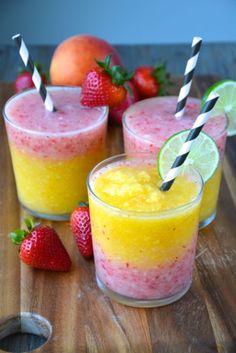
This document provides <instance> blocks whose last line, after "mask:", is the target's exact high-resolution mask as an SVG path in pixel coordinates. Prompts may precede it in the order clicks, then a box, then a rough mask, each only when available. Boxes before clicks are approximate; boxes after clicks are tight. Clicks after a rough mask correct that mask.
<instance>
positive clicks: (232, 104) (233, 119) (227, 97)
mask: <svg viewBox="0 0 236 353" xmlns="http://www.w3.org/2000/svg"><path fill="white" fill-rule="evenodd" d="M211 92H214V93H218V94H219V96H220V97H219V99H218V101H217V103H216V105H215V107H214V109H213V111H212V113H211V117H214V116H216V115H220V114H225V115H226V116H227V118H228V122H229V124H228V129H227V131H228V136H234V135H236V81H233V80H221V81H218V82H216V83H214V84H213V85H212V86H210V87H209V88H208V89H207V90H206V92H205V94H204V95H203V97H202V101H201V105H202V106H203V105H204V104H205V102H206V100H207V98H208V97H209V95H210V93H211Z"/></svg>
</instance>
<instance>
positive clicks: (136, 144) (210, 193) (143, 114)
mask: <svg viewBox="0 0 236 353" xmlns="http://www.w3.org/2000/svg"><path fill="white" fill-rule="evenodd" d="M200 103H201V102H200V99H197V98H192V97H189V98H188V101H187V104H186V109H185V113H184V116H183V117H182V118H179V119H176V118H175V116H174V112H175V108H176V104H177V97H174V96H168V97H157V98H151V99H145V100H144V101H140V102H138V103H135V104H133V105H132V106H131V107H129V108H128V109H127V110H126V112H125V114H124V118H123V129H124V130H123V131H124V143H125V152H126V153H134V152H145V153H153V154H154V155H156V154H157V152H158V151H159V150H160V148H161V146H162V144H163V143H164V142H165V141H166V140H167V139H168V138H169V137H170V136H171V135H173V134H175V133H176V132H178V131H181V130H185V129H190V128H191V127H192V125H193V122H194V121H195V119H196V117H197V116H198V114H199V111H200ZM226 129H227V119H226V117H225V116H217V117H214V118H212V119H209V120H208V122H207V123H206V124H205V126H204V129H203V130H204V131H205V132H206V133H207V134H209V135H210V136H211V137H212V138H213V139H214V140H215V142H216V144H217V147H218V150H219V153H220V159H221V161H220V163H219V166H218V169H217V171H216V172H215V174H214V175H213V176H212V178H211V179H209V180H208V182H207V183H206V185H205V186H204V192H203V200H202V206H201V211H200V227H203V226H205V225H207V224H209V223H210V222H211V221H212V219H214V217H215V213H216V206H217V200H218V194H219V188H220V181H221V170H222V162H223V156H224V147H225V142H226V137H227V130H226Z"/></svg>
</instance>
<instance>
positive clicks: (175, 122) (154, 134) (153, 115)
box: [124, 96, 227, 156]
mask: <svg viewBox="0 0 236 353" xmlns="http://www.w3.org/2000/svg"><path fill="white" fill-rule="evenodd" d="M176 104H177V97H171V96H168V97H158V98H151V99H146V100H143V101H140V102H138V103H135V104H133V105H132V106H131V107H130V108H129V109H128V110H127V111H126V113H125V118H124V142H125V151H126V153H129V152H134V151H138V152H150V153H154V154H156V153H157V152H158V151H159V149H160V148H161V146H162V144H163V143H164V142H165V141H166V140H167V139H168V138H169V137H170V136H171V135H173V134H175V133H176V132H178V131H181V130H185V129H190V128H191V127H192V125H193V122H194V121H195V119H196V117H197V116H198V114H199V112H200V100H199V99H197V98H190V97H189V98H188V102H187V104H186V109H185V113H184V116H183V117H182V118H179V119H176V118H175V116H174V113H175V108H176ZM226 124H227V122H226V118H225V117H224V116H217V117H214V118H212V119H209V120H208V122H207V123H206V125H205V126H204V129H203V131H205V132H206V133H208V134H209V135H210V136H211V137H213V138H214V140H215V141H216V143H217V146H218V148H219V151H220V154H221V156H223V153H224V146H225V140H226V130H225V128H226Z"/></svg>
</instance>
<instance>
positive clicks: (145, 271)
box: [93, 234, 197, 300]
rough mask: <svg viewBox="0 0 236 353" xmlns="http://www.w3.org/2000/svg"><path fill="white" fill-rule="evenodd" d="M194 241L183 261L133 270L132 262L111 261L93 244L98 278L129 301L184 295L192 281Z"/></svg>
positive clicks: (184, 251) (183, 256)
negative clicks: (183, 292)
mask: <svg viewBox="0 0 236 353" xmlns="http://www.w3.org/2000/svg"><path fill="white" fill-rule="evenodd" d="M193 239H194V240H193V242H192V243H191V244H189V246H188V247H186V248H185V249H183V253H182V256H181V257H176V258H175V260H174V261H172V262H168V261H166V263H163V264H162V265H161V266H157V267H156V268H151V269H149V268H145V266H144V267H143V268H137V267H133V266H132V265H131V264H130V263H129V262H126V263H121V262H120V261H119V259H112V258H108V257H107V256H106V255H105V254H104V252H103V251H102V249H101V248H100V246H99V245H98V244H96V243H95V242H93V249H94V257H95V264H96V273H97V276H98V277H99V279H100V281H102V282H103V284H104V285H105V286H106V287H108V288H109V289H111V290H113V291H114V292H116V293H118V294H121V295H125V296H127V297H131V298H135V299H144V300H145V299H148V300H151V299H164V298H168V297H171V296H173V295H175V294H178V293H180V292H181V291H183V290H184V289H185V288H186V287H187V286H189V285H190V283H191V281H192V268H193V262H194V258H195V247H196V239H197V234H196V236H195V237H193ZM131 261H132V260H131Z"/></svg>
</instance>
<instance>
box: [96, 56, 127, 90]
mask: <svg viewBox="0 0 236 353" xmlns="http://www.w3.org/2000/svg"><path fill="white" fill-rule="evenodd" d="M111 57H112V55H111V54H110V55H108V56H106V57H105V59H104V61H99V60H95V61H96V63H97V64H98V66H100V67H101V68H102V69H103V70H104V72H106V73H107V74H108V75H109V76H110V77H111V79H112V83H113V84H114V85H116V86H123V85H124V83H125V82H126V81H129V80H130V79H131V78H132V77H133V73H128V72H127V71H126V70H125V69H124V68H123V67H121V66H118V65H113V66H112V67H110V62H111Z"/></svg>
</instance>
